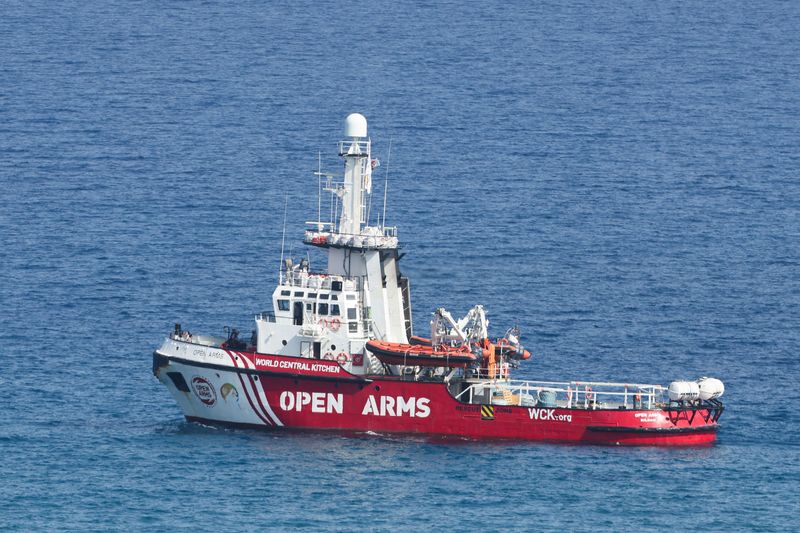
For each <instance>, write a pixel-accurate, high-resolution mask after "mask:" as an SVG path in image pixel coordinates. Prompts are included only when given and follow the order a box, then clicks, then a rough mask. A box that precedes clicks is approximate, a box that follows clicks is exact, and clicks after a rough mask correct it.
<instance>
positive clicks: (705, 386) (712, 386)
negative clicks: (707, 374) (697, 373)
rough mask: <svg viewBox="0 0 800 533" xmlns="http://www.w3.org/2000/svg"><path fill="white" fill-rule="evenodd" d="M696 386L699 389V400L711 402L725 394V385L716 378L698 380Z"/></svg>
mask: <svg viewBox="0 0 800 533" xmlns="http://www.w3.org/2000/svg"><path fill="white" fill-rule="evenodd" d="M697 385H698V386H699V387H700V399H701V400H713V399H714V398H719V397H720V396H722V394H723V393H724V392H725V385H723V383H722V382H721V381H720V380H718V379H717V378H700V379H698V380H697Z"/></svg>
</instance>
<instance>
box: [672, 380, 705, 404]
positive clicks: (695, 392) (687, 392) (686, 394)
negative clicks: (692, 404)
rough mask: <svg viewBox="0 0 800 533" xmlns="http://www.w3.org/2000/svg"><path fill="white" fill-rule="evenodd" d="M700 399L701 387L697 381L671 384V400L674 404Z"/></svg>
mask: <svg viewBox="0 0 800 533" xmlns="http://www.w3.org/2000/svg"><path fill="white" fill-rule="evenodd" d="M699 397H700V385H698V384H697V382H696V381H673V382H672V383H670V384H669V399H670V400H671V401H673V402H677V401H681V400H683V401H691V400H696V399H698V398H699Z"/></svg>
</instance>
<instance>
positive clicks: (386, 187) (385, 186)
mask: <svg viewBox="0 0 800 533" xmlns="http://www.w3.org/2000/svg"><path fill="white" fill-rule="evenodd" d="M391 160H392V137H391V136H390V137H389V152H388V153H387V154H386V176H385V177H384V180H383V223H382V225H381V230H383V229H384V228H386V193H387V191H388V190H389V163H390V162H391Z"/></svg>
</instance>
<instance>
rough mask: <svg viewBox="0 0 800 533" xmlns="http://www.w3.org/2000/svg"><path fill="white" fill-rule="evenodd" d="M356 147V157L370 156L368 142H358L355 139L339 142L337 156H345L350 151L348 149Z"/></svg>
mask: <svg viewBox="0 0 800 533" xmlns="http://www.w3.org/2000/svg"><path fill="white" fill-rule="evenodd" d="M354 144H355V145H357V146H358V155H362V156H364V157H366V156H368V155H369V154H370V148H369V146H370V141H368V140H367V141H359V140H356V139H350V140H347V141H339V155H347V154H348V152H349V151H350V148H351V147H352V146H353V145H354Z"/></svg>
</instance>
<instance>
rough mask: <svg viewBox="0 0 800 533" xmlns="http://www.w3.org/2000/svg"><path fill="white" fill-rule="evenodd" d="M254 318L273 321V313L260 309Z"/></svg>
mask: <svg viewBox="0 0 800 533" xmlns="http://www.w3.org/2000/svg"><path fill="white" fill-rule="evenodd" d="M256 320H263V321H265V322H275V313H274V312H273V311H262V312H260V313H259V314H257V315H256Z"/></svg>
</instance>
